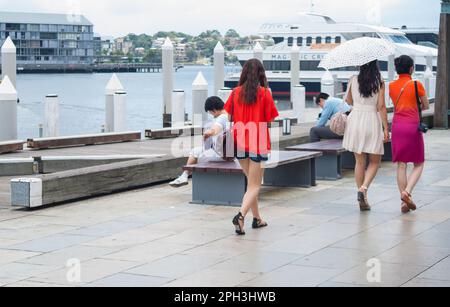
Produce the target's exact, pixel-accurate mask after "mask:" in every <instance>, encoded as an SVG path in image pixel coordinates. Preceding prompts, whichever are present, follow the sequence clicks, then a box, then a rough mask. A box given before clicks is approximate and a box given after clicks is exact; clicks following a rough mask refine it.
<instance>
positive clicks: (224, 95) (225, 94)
mask: <svg viewBox="0 0 450 307" xmlns="http://www.w3.org/2000/svg"><path fill="white" fill-rule="evenodd" d="M232 92H233V90H232V89H231V88H228V87H224V88H222V89H220V91H219V94H218V95H217V96H218V97H219V98H220V99H222V101H223V102H224V103H227V101H228V99H229V98H230V96H231V93H232Z"/></svg>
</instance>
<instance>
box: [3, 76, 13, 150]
mask: <svg viewBox="0 0 450 307" xmlns="http://www.w3.org/2000/svg"><path fill="white" fill-rule="evenodd" d="M16 139H17V91H16V89H15V87H14V86H13V84H12V83H11V80H9V77H8V76H5V78H4V79H3V81H2V83H1V84H0V142H1V141H10V140H16Z"/></svg>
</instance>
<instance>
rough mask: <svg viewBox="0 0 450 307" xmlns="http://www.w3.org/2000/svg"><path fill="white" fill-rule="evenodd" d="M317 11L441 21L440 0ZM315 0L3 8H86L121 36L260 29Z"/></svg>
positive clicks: (3, 0) (371, 19)
mask: <svg viewBox="0 0 450 307" xmlns="http://www.w3.org/2000/svg"><path fill="white" fill-rule="evenodd" d="M313 2H314V11H315V12H317V13H322V14H327V15H330V16H331V17H333V18H334V19H336V20H337V21H345V22H364V23H377V24H383V25H386V26H392V27H400V26H402V25H408V26H410V27H422V26H425V27H437V26H438V24H439V13H440V1H439V0H315V1H313ZM310 8H311V0H226V1H217V0H163V1H148V0H0V10H1V11H19V12H20V11H23V12H46V13H68V12H69V13H70V12H81V13H82V14H83V15H85V16H86V17H87V18H88V19H89V20H91V21H92V22H93V23H94V25H95V32H96V33H99V34H101V35H104V36H114V37H118V36H121V35H124V34H128V33H137V34H140V33H148V34H154V33H155V32H157V31H160V30H163V31H169V30H175V31H182V32H186V33H189V34H198V33H200V32H202V31H204V30H206V29H219V30H220V31H222V32H224V31H226V30H227V29H229V28H234V29H236V30H238V32H240V33H241V34H257V32H258V29H259V27H260V25H261V24H263V23H265V22H295V20H297V19H298V18H299V17H298V15H297V13H298V12H301V11H309V10H310Z"/></svg>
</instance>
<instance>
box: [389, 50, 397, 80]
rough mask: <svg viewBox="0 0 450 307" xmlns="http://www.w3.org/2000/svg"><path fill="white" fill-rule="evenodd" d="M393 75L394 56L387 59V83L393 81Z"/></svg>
mask: <svg viewBox="0 0 450 307" xmlns="http://www.w3.org/2000/svg"><path fill="white" fill-rule="evenodd" d="M395 74H396V72H395V55H390V56H389V59H388V81H394V79H395Z"/></svg>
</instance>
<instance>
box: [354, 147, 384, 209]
mask: <svg viewBox="0 0 450 307" xmlns="http://www.w3.org/2000/svg"><path fill="white" fill-rule="evenodd" d="M355 158H356V166H355V180H356V184H357V187H358V202H359V206H360V209H361V211H370V209H371V208H370V205H369V201H368V199H367V192H368V190H369V188H370V186H371V185H372V182H373V180H374V179H375V177H376V175H377V173H378V170H379V168H380V163H381V156H380V155H369V166H368V167H367V155H366V154H355Z"/></svg>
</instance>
